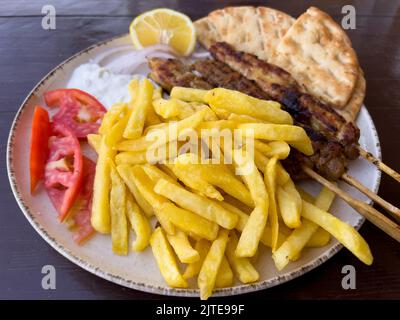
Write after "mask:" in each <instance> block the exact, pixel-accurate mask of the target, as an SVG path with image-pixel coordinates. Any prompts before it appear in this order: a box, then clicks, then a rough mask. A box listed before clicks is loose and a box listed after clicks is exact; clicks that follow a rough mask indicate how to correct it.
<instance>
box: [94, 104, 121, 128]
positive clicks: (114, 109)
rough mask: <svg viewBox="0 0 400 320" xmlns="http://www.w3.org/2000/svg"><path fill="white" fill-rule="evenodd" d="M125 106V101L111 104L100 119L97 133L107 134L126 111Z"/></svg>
mask: <svg viewBox="0 0 400 320" xmlns="http://www.w3.org/2000/svg"><path fill="white" fill-rule="evenodd" d="M126 108H127V105H126V104H125V103H117V104H114V105H112V106H111V108H110V109H109V110H108V111H107V113H106V114H105V115H104V117H103V119H102V120H101V124H100V127H99V134H107V133H108V132H109V131H110V130H111V128H112V127H113V126H114V125H115V123H117V121H118V120H119V119H120V117H121V115H122V114H123V113H124V112H125V111H126Z"/></svg>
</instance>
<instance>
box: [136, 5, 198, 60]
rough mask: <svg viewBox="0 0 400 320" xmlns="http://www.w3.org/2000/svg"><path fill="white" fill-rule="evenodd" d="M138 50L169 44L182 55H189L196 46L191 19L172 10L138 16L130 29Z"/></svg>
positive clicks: (159, 10)
mask: <svg viewBox="0 0 400 320" xmlns="http://www.w3.org/2000/svg"><path fill="white" fill-rule="evenodd" d="M129 33H130V35H131V37H132V41H133V44H134V46H135V47H136V49H142V48H144V47H147V46H151V45H154V44H167V45H169V46H170V47H172V48H173V49H174V50H175V51H176V52H178V53H179V54H181V55H185V56H186V55H189V54H191V53H192V52H193V50H194V47H195V44H196V31H195V28H194V26H193V23H192V21H191V20H190V18H189V17H188V16H186V15H184V14H182V13H180V12H177V11H174V10H171V9H164V8H161V9H155V10H151V11H147V12H145V13H142V14H141V15H139V16H137V17H136V18H135V19H134V20H133V21H132V23H131V25H130V27H129Z"/></svg>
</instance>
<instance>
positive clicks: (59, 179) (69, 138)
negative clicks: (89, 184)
mask: <svg viewBox="0 0 400 320" xmlns="http://www.w3.org/2000/svg"><path fill="white" fill-rule="evenodd" d="M52 129H53V135H52V136H51V137H50V139H49V148H50V152H49V156H48V159H47V163H46V166H45V179H44V185H45V188H46V191H47V193H48V195H49V197H50V199H51V201H52V202H53V205H54V207H55V208H56V209H57V211H58V213H59V219H60V221H63V220H64V219H65V217H66V216H67V215H68V212H69V210H70V209H71V208H72V206H73V204H74V202H75V200H76V198H77V196H78V194H79V190H80V187H81V183H82V172H83V168H82V167H83V160H82V151H81V146H80V144H79V141H78V139H77V138H76V137H75V135H74V134H73V133H72V132H71V130H70V129H68V128H67V127H65V126H62V125H60V124H57V125H56V124H54V123H53V128H52Z"/></svg>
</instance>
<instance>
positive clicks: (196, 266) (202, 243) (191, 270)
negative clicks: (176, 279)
mask: <svg viewBox="0 0 400 320" xmlns="http://www.w3.org/2000/svg"><path fill="white" fill-rule="evenodd" d="M210 247H211V243H210V242H209V241H207V240H206V239H199V240H197V241H196V244H195V245H194V249H195V250H196V251H197V252H198V254H199V260H197V261H195V262H193V263H190V264H188V266H187V267H186V270H185V272H184V273H183V278H184V279H190V278H193V277H195V276H197V275H198V274H199V272H200V269H201V266H202V265H203V262H204V259H205V257H206V255H207V253H208V250H210Z"/></svg>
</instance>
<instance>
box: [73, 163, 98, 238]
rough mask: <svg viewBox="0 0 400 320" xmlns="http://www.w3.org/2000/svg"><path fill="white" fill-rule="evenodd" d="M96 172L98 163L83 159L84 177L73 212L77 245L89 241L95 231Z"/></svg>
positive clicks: (74, 236)
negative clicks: (93, 216)
mask: <svg viewBox="0 0 400 320" xmlns="http://www.w3.org/2000/svg"><path fill="white" fill-rule="evenodd" d="M95 172H96V163H94V162H93V161H92V160H90V159H89V158H86V157H85V156H84V157H83V177H82V186H81V190H80V192H79V196H78V199H77V200H76V205H74V207H73V210H74V212H73V213H72V214H73V222H74V223H73V224H74V227H75V228H76V229H77V230H76V231H75V233H74V235H73V238H74V240H75V242H76V243H78V244H82V243H83V242H84V241H86V240H87V239H89V238H90V237H91V236H92V235H93V234H94V233H95V230H94V229H93V227H92V224H91V222H90V216H91V214H92V196H93V183H94V175H95Z"/></svg>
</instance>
